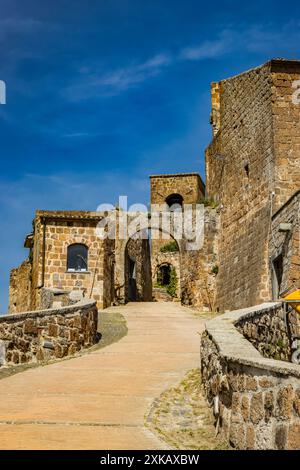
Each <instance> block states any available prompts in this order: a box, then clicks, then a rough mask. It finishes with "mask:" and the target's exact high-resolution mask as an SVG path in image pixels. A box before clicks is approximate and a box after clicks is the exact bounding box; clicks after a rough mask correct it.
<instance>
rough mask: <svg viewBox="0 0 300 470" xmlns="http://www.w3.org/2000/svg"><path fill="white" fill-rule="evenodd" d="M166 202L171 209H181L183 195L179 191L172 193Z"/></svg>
mask: <svg viewBox="0 0 300 470" xmlns="http://www.w3.org/2000/svg"><path fill="white" fill-rule="evenodd" d="M166 203H167V204H168V206H169V208H170V209H171V210H176V209H180V208H182V204H183V197H182V196H181V194H177V193H174V194H170V196H168V197H167V198H166Z"/></svg>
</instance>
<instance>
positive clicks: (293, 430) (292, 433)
mask: <svg viewBox="0 0 300 470" xmlns="http://www.w3.org/2000/svg"><path fill="white" fill-rule="evenodd" d="M288 449H289V450H300V424H291V425H290V426H289V430H288Z"/></svg>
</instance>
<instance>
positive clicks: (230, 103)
mask: <svg viewBox="0 0 300 470" xmlns="http://www.w3.org/2000/svg"><path fill="white" fill-rule="evenodd" d="M299 78H300V61H291V60H271V61H269V62H267V63H266V64H264V65H262V66H260V67H257V68H255V69H252V70H250V71H248V72H245V73H242V74H240V75H238V76H236V77H233V78H229V79H227V80H222V81H221V82H219V83H213V84H212V114H211V122H212V127H213V134H214V136H213V141H212V143H211V144H210V145H209V147H208V148H207V151H206V188H207V195H208V197H209V198H213V199H214V200H216V201H218V202H219V207H220V231H219V237H218V243H219V247H218V253H219V260H218V261H219V272H218V276H217V283H216V307H219V308H220V310H225V309H234V308H240V307H247V306H251V305H256V304H259V303H261V302H263V301H265V300H269V299H272V297H273V294H274V292H275V291H276V288H274V285H273V286H272V280H273V283H274V276H273V271H274V269H275V270H276V269H277V268H276V266H275V267H274V264H273V261H274V250H273V248H272V247H271V246H270V245H269V239H270V231H271V230H272V216H273V214H274V213H276V211H278V210H279V209H280V207H281V206H282V205H283V204H285V203H286V202H287V200H288V199H289V198H290V197H291V196H292V195H293V193H294V192H295V191H297V190H298V189H299V188H300V107H299V104H296V102H295V100H294V99H293V96H294V93H295V81H296V80H299ZM294 254H295V253H294ZM276 256H279V253H277V255H276ZM297 257H298V261H297V263H296V264H298V265H299V251H298V252H297ZM277 261H278V260H277ZM285 264H286V263H285ZM275 265H276V262H275ZM298 287H300V286H299V284H298ZM278 294H280V292H276V295H278Z"/></svg>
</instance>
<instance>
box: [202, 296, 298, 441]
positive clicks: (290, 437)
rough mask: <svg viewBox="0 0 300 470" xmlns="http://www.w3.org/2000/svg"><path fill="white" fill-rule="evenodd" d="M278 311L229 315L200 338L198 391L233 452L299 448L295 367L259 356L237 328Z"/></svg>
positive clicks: (276, 306)
mask: <svg viewBox="0 0 300 470" xmlns="http://www.w3.org/2000/svg"><path fill="white" fill-rule="evenodd" d="M280 309H281V304H280V303H265V304H261V305H259V306H256V307H250V308H247V309H243V310H237V311H234V312H230V313H227V314H224V315H222V316H220V317H218V318H216V319H214V320H211V321H209V322H208V323H207V324H206V330H205V332H204V333H203V335H202V339H201V373H202V383H203V389H204V393H205V396H206V399H207V401H208V403H209V404H210V405H211V406H214V412H215V416H216V425H217V427H218V429H219V432H220V433H222V434H223V435H224V437H225V438H227V439H228V440H229V441H230V443H231V444H232V445H233V446H234V447H235V448H237V449H300V366H299V365H296V364H292V363H289V362H284V361H281V360H274V359H269V358H265V357H263V356H262V355H261V354H260V353H259V351H258V350H257V349H256V348H255V347H254V346H253V345H252V344H251V343H250V342H249V341H248V340H247V339H246V338H245V337H244V336H243V335H242V334H241V333H240V332H239V331H238V329H237V327H239V328H240V326H239V325H242V324H244V325H246V323H247V321H249V319H250V318H251V317H252V318H253V319H255V318H256V317H257V316H259V312H261V315H262V317H263V316H264V315H265V314H266V313H267V312H269V315H270V316H271V315H272V314H274V311H275V312H276V310H280ZM247 319H248V320H247ZM265 331H266V332H267V330H265Z"/></svg>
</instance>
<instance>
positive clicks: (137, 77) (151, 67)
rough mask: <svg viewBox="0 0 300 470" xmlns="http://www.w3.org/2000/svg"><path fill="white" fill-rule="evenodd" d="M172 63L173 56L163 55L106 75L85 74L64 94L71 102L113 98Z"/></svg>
mask: <svg viewBox="0 0 300 470" xmlns="http://www.w3.org/2000/svg"><path fill="white" fill-rule="evenodd" d="M171 63H172V57H171V55H169V54H163V53H161V54H157V55H155V56H153V57H151V58H150V59H148V60H146V61H144V62H141V63H135V64H133V65H129V66H127V67H123V68H119V69H116V70H112V71H110V72H108V73H105V74H98V73H97V72H95V71H93V72H90V73H85V74H84V76H81V77H80V79H79V80H78V81H77V82H75V83H74V84H72V85H71V86H70V87H68V88H67V89H65V90H64V94H65V96H66V97H67V98H68V99H70V100H71V101H78V100H81V99H88V98H90V97H95V96H98V97H99V96H102V97H104V96H113V95H116V94H118V93H120V92H121V91H124V90H127V89H129V88H131V87H133V86H135V85H137V84H139V83H142V82H144V81H145V80H147V79H148V78H150V77H154V76H156V75H158V74H159V73H161V71H162V69H163V68H165V67H167V66H169V65H170V64H171Z"/></svg>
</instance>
